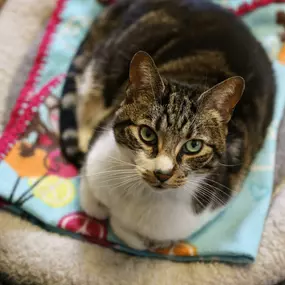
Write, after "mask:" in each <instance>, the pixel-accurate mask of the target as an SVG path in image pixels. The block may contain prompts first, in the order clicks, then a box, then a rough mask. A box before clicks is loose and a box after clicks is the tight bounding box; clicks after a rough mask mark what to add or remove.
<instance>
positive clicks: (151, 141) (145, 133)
mask: <svg viewBox="0 0 285 285" xmlns="http://www.w3.org/2000/svg"><path fill="white" fill-rule="evenodd" d="M139 134H140V138H141V140H142V141H143V142H144V143H146V144H148V145H155V144H156V143H157V135H156V133H155V132H154V131H153V130H152V129H151V128H150V127H148V126H141V127H140V130H139Z"/></svg>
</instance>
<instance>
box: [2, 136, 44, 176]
mask: <svg viewBox="0 0 285 285" xmlns="http://www.w3.org/2000/svg"><path fill="white" fill-rule="evenodd" d="M46 155H47V153H46V151H44V150H42V149H36V150H35V152H34V153H33V154H32V153H31V145H30V144H29V143H26V142H23V141H21V142H17V143H16V144H15V146H14V147H13V148H12V150H11V151H10V153H9V154H8V155H7V156H6V158H5V162H6V163H7V164H9V165H10V166H11V168H13V169H14V170H15V171H16V172H17V174H18V175H19V176H20V177H29V176H42V175H44V174H45V173H46V172H47V169H46V166H45V164H44V159H45V157H46Z"/></svg>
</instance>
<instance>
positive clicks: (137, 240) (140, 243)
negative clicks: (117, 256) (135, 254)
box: [111, 218, 147, 250]
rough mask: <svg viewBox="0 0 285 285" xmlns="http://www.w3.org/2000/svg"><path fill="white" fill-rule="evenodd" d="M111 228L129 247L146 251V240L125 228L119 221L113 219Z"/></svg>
mask: <svg viewBox="0 0 285 285" xmlns="http://www.w3.org/2000/svg"><path fill="white" fill-rule="evenodd" d="M111 227H112V230H113V231H114V233H115V234H116V236H117V237H118V238H119V239H120V240H121V241H123V242H124V243H125V244H126V245H127V246H129V247H130V248H133V249H137V250H146V249H147V247H146V245H145V242H144V239H143V238H141V237H140V236H139V235H138V234H136V233H134V232H131V231H129V230H127V229H126V228H124V227H123V226H122V225H121V223H120V222H118V220H117V219H114V218H113V219H112V218H111Z"/></svg>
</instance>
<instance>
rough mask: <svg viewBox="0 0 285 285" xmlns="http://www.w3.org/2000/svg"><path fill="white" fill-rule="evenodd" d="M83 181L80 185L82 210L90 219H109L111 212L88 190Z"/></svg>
mask: <svg viewBox="0 0 285 285" xmlns="http://www.w3.org/2000/svg"><path fill="white" fill-rule="evenodd" d="M83 180H84V179H82V181H81V184H80V205H81V208H82V210H83V211H84V212H85V213H86V214H87V215H88V216H90V217H93V218H96V219H98V220H105V219H107V218H108V217H109V211H108V209H107V207H105V206H104V205H103V204H102V203H100V201H98V200H97V199H96V198H95V197H94V196H93V194H92V193H90V191H89V190H88V188H87V187H86V185H85V182H84V181H83Z"/></svg>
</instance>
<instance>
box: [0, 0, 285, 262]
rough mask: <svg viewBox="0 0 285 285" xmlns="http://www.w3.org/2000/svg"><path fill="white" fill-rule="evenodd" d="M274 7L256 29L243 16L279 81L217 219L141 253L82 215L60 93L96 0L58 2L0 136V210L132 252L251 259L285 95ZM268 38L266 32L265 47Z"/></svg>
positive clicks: (182, 257) (183, 257)
mask: <svg viewBox="0 0 285 285" xmlns="http://www.w3.org/2000/svg"><path fill="white" fill-rule="evenodd" d="M234 4H235V5H236V4H238V2H237V1H235V2H234ZM232 7H233V5H232ZM275 8H276V7H273V8H269V9H270V10H268V9H267V13H266V14H264V13H262V11H261V12H260V11H257V12H255V13H256V14H257V15H258V17H259V21H260V20H263V21H265V25H263V26H262V25H260V24H259V25H258V26H257V25H256V24H255V21H256V20H252V19H251V18H248V19H247V23H248V24H249V26H250V27H251V28H252V29H253V31H254V32H255V34H256V35H257V36H258V37H259V39H260V40H261V41H262V42H263V43H264V45H265V46H266V47H267V48H270V50H268V51H269V52H270V54H271V56H272V58H273V60H274V61H275V62H274V66H275V71H276V78H277V83H278V96H277V100H276V108H275V116H274V119H273V122H272V125H271V127H270V129H269V133H268V136H267V139H266V142H265V144H264V147H263V149H262V150H261V152H260V153H259V155H258V157H257V158H256V161H255V162H254V164H253V166H252V169H251V171H250V173H249V175H248V177H247V179H246V181H245V183H244V186H243V190H242V191H241V193H240V194H239V195H238V196H237V197H236V198H235V199H234V201H233V202H231V203H230V204H229V205H228V207H227V209H226V210H225V211H224V212H223V213H222V214H221V215H220V216H219V217H218V218H217V219H216V220H215V221H213V222H212V223H210V224H209V225H207V226H206V227H205V228H203V229H202V230H201V231H199V232H198V233H196V234H194V235H193V236H191V237H189V239H187V240H186V241H184V242H181V243H179V244H178V245H176V246H174V247H171V248H168V249H163V250H158V251H156V252H140V251H135V250H132V249H129V248H128V247H126V246H125V245H124V244H121V243H120V241H119V240H118V239H117V238H116V237H115V236H114V235H113V234H112V232H111V229H110V227H108V225H107V224H106V222H99V221H96V220H94V219H90V218H89V217H87V216H86V215H85V214H83V213H82V212H81V210H80V207H79V201H78V191H76V189H77V188H78V184H79V178H78V177H76V174H77V172H76V170H75V169H74V167H72V166H71V165H68V164H67V163H66V162H65V161H64V160H63V159H62V157H61V155H60V152H59V149H58V137H57V133H58V130H57V125H58V100H59V99H58V98H59V96H60V93H61V89H62V85H63V82H64V80H63V75H65V73H66V72H67V70H68V66H69V64H70V62H71V60H72V57H73V55H74V53H75V52H76V50H77V48H78V46H79V44H80V43H81V41H82V38H83V37H84V35H85V34H86V32H87V31H88V28H89V26H90V24H91V22H92V20H93V18H94V17H95V16H96V15H97V14H98V12H99V11H100V6H99V5H98V4H97V3H96V2H94V1H93V0H85V1H84V5H83V3H82V1H80V0H61V1H58V3H57V7H56V10H55V12H54V14H53V16H52V18H51V20H50V23H49V25H48V26H47V31H46V34H45V36H44V37H43V40H42V43H41V45H40V48H39V53H38V57H37V58H36V61H35V65H34V67H33V69H32V71H31V73H30V76H29V78H28V80H27V82H26V85H25V86H24V88H23V90H22V92H21V94H20V98H19V99H18V101H17V103H16V106H15V107H14V110H13V112H12V115H11V119H10V122H9V123H8V124H7V126H6V128H5V131H4V134H3V137H2V138H1V141H0V150H1V153H0V156H2V157H3V158H4V161H2V163H1V164H0V178H1V180H2V185H1V187H0V195H1V196H2V197H3V198H4V199H5V200H8V202H9V204H6V203H5V202H4V203H3V205H2V207H4V208H6V209H8V210H12V211H14V212H16V213H18V214H22V213H23V211H24V212H26V213H29V214H31V215H32V216H33V217H36V218H37V219H38V220H39V221H40V222H43V223H44V224H45V225H46V227H47V228H48V229H52V230H54V231H56V230H57V229H56V227H59V228H62V229H64V230H68V231H70V232H72V233H74V236H76V237H80V236H79V234H81V235H83V236H84V239H87V240H89V241H92V242H95V243H99V244H102V245H104V246H108V247H113V248H115V249H117V250H122V251H126V252H128V253H132V254H135V255H142V256H152V257H163V258H169V259H173V260H178V261H197V260H210V261H211V260H220V261H224V262H232V263H249V262H252V261H254V259H255V257H256V254H257V251H258V245H259V241H260V238H261V234H262V230H263V223H264V220H265V217H266V214H267V210H268V207H269V204H270V199H271V193H272V189H273V172H274V165H275V150H276V138H277V128H278V126H279V122H280V120H281V117H282V113H283V106H284V103H285V98H284V96H282V94H283V93H284V92H285V85H284V82H282V80H281V78H284V77H285V68H284V67H283V66H282V65H281V64H280V63H279V62H278V61H276V60H275V58H276V56H275V54H274V50H272V47H274V48H275V49H276V50H278V48H280V47H278V46H276V44H278V41H275V43H276V44H275V45H274V44H272V43H273V38H274V33H275V31H276V29H275V28H276V27H275V25H274V12H275ZM268 11H270V13H268ZM260 26H261V27H260ZM256 27H258V28H259V29H258V30H256V29H255V28H256ZM264 35H266V37H265V36H264ZM268 35H270V36H271V38H270V45H269V46H267V44H268ZM275 37H277V35H275ZM19 134H21V137H19ZM6 153H8V155H7V156H6V157H5V154H6ZM31 220H32V221H33V222H35V223H37V222H38V220H35V219H31ZM61 232H62V231H61Z"/></svg>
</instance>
